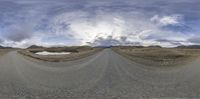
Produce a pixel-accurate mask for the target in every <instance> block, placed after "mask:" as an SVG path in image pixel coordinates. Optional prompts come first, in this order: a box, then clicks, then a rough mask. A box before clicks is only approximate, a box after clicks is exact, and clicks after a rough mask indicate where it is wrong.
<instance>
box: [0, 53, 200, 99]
mask: <svg viewBox="0 0 200 99" xmlns="http://www.w3.org/2000/svg"><path fill="white" fill-rule="evenodd" d="M162 98H163V99H179V98H184V99H193V98H194V99H198V98H200V59H197V60H195V61H194V62H193V63H190V64H188V65H185V66H181V67H178V68H174V69H168V70H164V69H158V68H153V67H148V66H143V65H141V64H137V63H134V62H132V61H130V60H128V59H126V58H124V57H122V56H120V55H118V54H117V53H115V52H113V51H112V50H110V49H106V50H104V51H102V52H99V53H97V54H95V55H92V56H89V57H87V58H84V59H80V60H76V61H69V62H60V63H52V62H42V61H38V60H33V59H29V58H25V57H24V56H22V55H20V54H18V53H17V52H10V53H8V54H6V55H4V56H2V57H0V99H162Z"/></svg>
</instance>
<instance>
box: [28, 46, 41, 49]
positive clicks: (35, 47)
mask: <svg viewBox="0 0 200 99" xmlns="http://www.w3.org/2000/svg"><path fill="white" fill-rule="evenodd" d="M38 48H44V47H43V46H37V45H31V46H30V47H28V48H27V49H38Z"/></svg>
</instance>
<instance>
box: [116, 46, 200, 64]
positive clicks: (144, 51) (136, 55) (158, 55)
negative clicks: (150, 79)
mask: <svg viewBox="0 0 200 99" xmlns="http://www.w3.org/2000/svg"><path fill="white" fill-rule="evenodd" d="M113 50H114V51H115V52H117V53H119V54H120V55H122V56H125V57H127V58H129V59H131V60H133V61H134V62H136V63H140V64H144V65H147V66H159V67H173V66H178V65H183V64H187V63H190V62H192V61H194V60H195V59H196V58H198V57H199V56H200V49H177V48H133V47H125V48H123V47H115V48H113Z"/></svg>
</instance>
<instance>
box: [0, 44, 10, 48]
mask: <svg viewBox="0 0 200 99" xmlns="http://www.w3.org/2000/svg"><path fill="white" fill-rule="evenodd" d="M11 48H12V47H4V46H1V45H0V49H11Z"/></svg>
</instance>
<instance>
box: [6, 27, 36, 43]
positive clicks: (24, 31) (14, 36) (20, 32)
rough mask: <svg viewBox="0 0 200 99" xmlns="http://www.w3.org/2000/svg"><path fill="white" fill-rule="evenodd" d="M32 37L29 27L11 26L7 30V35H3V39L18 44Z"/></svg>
mask: <svg viewBox="0 0 200 99" xmlns="http://www.w3.org/2000/svg"><path fill="white" fill-rule="evenodd" d="M32 35H33V32H32V28H31V27H30V26H13V27H10V28H9V30H8V31H7V33H5V34H3V37H4V38H5V39H7V40H10V41H15V42H20V41H22V40H25V39H29V38H31V37H32Z"/></svg>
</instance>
